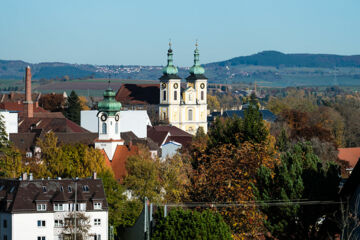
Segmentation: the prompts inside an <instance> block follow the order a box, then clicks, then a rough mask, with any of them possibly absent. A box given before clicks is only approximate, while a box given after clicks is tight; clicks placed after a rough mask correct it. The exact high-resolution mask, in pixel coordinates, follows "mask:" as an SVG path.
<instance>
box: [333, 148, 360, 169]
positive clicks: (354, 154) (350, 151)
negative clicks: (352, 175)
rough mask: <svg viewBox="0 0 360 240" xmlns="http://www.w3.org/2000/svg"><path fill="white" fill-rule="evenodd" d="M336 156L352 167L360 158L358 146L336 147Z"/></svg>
mask: <svg viewBox="0 0 360 240" xmlns="http://www.w3.org/2000/svg"><path fill="white" fill-rule="evenodd" d="M338 150H339V154H338V158H339V159H340V160H344V161H347V162H349V164H350V167H351V168H354V167H355V165H356V163H357V162H358V160H359V158H360V147H354V148H338Z"/></svg>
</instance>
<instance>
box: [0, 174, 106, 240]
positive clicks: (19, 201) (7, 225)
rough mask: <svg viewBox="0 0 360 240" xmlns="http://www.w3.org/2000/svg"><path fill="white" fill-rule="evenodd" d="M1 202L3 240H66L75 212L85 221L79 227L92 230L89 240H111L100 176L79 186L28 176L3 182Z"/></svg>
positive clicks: (80, 181) (84, 180) (0, 221)
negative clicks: (84, 225)
mask: <svg viewBox="0 0 360 240" xmlns="http://www.w3.org/2000/svg"><path fill="white" fill-rule="evenodd" d="M75 186H77V187H75ZM75 196H76V200H75ZM0 198H1V201H0V202H1V207H0V209H1V211H0V239H1V240H24V239H34V240H66V239H68V237H69V232H68V231H67V230H66V229H68V228H67V226H69V225H71V224H72V223H73V222H74V218H73V216H74V213H75V209H76V213H77V216H78V219H79V218H80V219H82V220H77V223H78V226H79V224H86V225H88V226H89V227H90V228H89V231H88V234H87V238H86V239H89V240H90V239H91V240H99V239H101V240H107V239H108V205H107V201H106V197H105V192H104V189H103V185H102V181H101V180H100V179H96V174H94V177H93V178H88V179H78V180H77V181H76V182H75V181H73V180H71V179H63V180H61V179H46V180H38V179H36V180H33V179H32V178H31V177H30V178H27V177H26V175H25V174H24V175H23V177H22V178H20V179H19V180H16V179H1V180H0ZM75 203H76V204H75ZM80 215H83V216H84V218H81V217H80ZM78 234H79V232H78Z"/></svg>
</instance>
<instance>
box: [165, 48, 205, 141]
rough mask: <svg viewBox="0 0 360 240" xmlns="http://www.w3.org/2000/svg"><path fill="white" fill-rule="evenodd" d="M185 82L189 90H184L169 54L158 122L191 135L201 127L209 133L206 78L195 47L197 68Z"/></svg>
mask: <svg viewBox="0 0 360 240" xmlns="http://www.w3.org/2000/svg"><path fill="white" fill-rule="evenodd" d="M189 72H190V76H188V77H187V78H186V89H185V90H183V91H182V90H181V78H180V77H179V76H178V75H177V73H178V69H177V68H176V67H175V66H174V64H173V51H172V49H171V44H170V48H169V50H168V63H167V66H166V67H164V69H163V75H162V77H161V78H160V105H159V119H160V120H162V121H168V122H169V124H170V125H172V126H175V127H178V128H180V129H182V130H184V131H186V132H188V133H190V134H193V135H194V134H196V131H197V129H198V128H199V127H202V128H203V130H204V132H205V133H206V132H207V78H206V77H205V75H204V73H205V70H204V68H203V67H202V66H201V65H200V63H199V50H198V47H197V44H196V49H195V51H194V65H193V66H192V67H191V68H190V71H189Z"/></svg>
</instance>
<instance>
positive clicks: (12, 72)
mask: <svg viewBox="0 0 360 240" xmlns="http://www.w3.org/2000/svg"><path fill="white" fill-rule="evenodd" d="M28 65H29V66H31V68H32V75H33V78H34V80H42V81H43V82H44V81H45V82H46V80H49V79H52V80H55V81H58V80H64V79H87V78H107V77H109V76H111V77H112V78H118V79H126V80H134V79H139V80H157V79H158V78H159V77H160V76H161V74H162V71H161V69H162V66H140V65H90V64H68V63H59V62H48V63H38V64H31V63H27V62H24V61H7V60H0V79H22V78H23V77H24V74H25V72H24V69H25V67H26V66H28ZM189 67H190V66H189ZM204 67H205V70H206V76H207V77H208V78H209V81H210V82H219V83H222V82H227V83H237V82H246V83H251V82H254V81H256V82H257V83H258V84H260V85H263V86H275V87H284V86H301V85H319V86H324V85H360V55H353V56H340V55H333V54H284V53H281V52H277V51H263V52H260V53H256V54H253V55H250V56H242V57H236V58H232V59H229V60H226V61H221V62H213V63H208V64H204ZM188 70H189V68H183V67H180V68H179V76H180V77H183V78H185V77H187V75H188ZM64 76H67V77H66V78H64Z"/></svg>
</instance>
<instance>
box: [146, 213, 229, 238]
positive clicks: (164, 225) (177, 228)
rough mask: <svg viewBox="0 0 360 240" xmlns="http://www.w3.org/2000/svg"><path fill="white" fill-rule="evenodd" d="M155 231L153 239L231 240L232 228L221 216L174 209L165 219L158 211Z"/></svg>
mask: <svg viewBox="0 0 360 240" xmlns="http://www.w3.org/2000/svg"><path fill="white" fill-rule="evenodd" d="M155 221H156V225H155V229H154V232H153V234H152V237H151V239H153V240H162V239H164V240H165V239H194V240H210V239H211V240H212V239H223V240H230V239H232V237H231V232H230V228H229V226H228V225H226V223H225V222H224V220H223V218H222V217H221V215H220V214H218V213H215V212H212V211H210V210H205V211H203V212H201V213H200V212H198V211H191V210H183V209H181V208H179V209H174V210H172V211H170V212H169V214H168V216H167V217H163V211H161V210H160V211H157V212H156V215H155Z"/></svg>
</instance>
